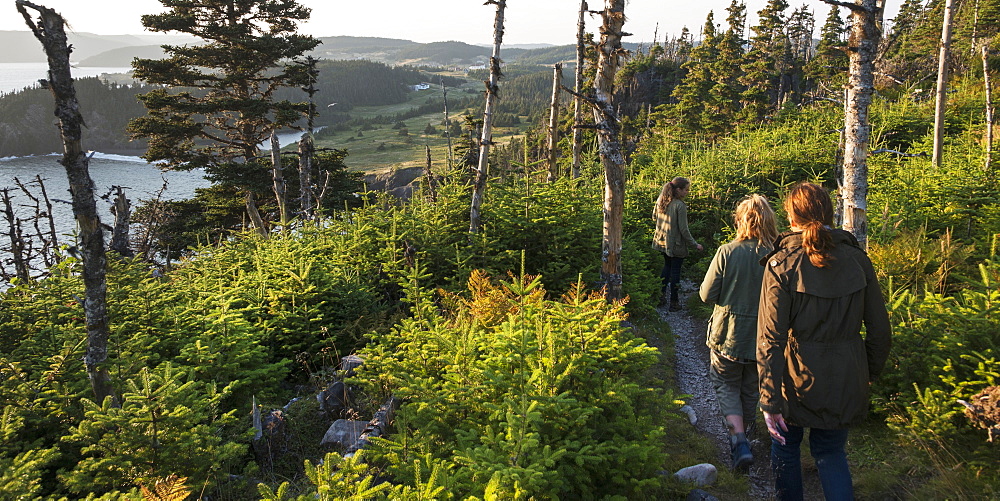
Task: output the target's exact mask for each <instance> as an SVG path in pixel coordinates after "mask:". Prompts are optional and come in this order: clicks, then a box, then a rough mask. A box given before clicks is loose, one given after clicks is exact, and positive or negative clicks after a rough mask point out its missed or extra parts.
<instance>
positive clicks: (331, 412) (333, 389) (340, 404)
mask: <svg viewBox="0 0 1000 501" xmlns="http://www.w3.org/2000/svg"><path fill="white" fill-rule="evenodd" d="M316 401H317V402H319V408H320V410H321V411H323V412H325V413H326V414H327V416H329V417H331V418H339V417H340V415H341V413H343V412H344V410H345V409H348V408H350V407H351V404H352V403H353V402H354V392H353V391H352V390H351V387H350V386H348V385H346V384H344V383H343V382H342V381H336V382H334V383H333V384H331V385H330V386H328V387H327V388H326V389H325V390H323V391H321V392H319V394H318V395H316Z"/></svg>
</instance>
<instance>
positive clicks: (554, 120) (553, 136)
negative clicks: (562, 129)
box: [547, 63, 562, 183]
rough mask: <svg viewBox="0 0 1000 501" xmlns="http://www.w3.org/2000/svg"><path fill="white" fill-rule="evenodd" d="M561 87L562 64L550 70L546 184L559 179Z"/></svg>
mask: <svg viewBox="0 0 1000 501" xmlns="http://www.w3.org/2000/svg"><path fill="white" fill-rule="evenodd" d="M561 87H562V64H560V63H556V64H555V66H554V67H553V69H552V102H551V104H550V105H549V158H548V164H549V175H548V179H547V181H548V182H550V183H551V182H552V181H555V180H556V178H558V177H559V165H558V160H559V91H560V90H561Z"/></svg>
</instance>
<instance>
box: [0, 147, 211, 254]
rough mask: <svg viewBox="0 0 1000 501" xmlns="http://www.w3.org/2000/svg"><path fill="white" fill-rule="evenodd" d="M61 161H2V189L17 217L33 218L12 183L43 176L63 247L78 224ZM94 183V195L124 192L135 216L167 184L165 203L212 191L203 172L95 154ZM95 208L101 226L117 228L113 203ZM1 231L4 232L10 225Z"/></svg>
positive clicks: (38, 158)
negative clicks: (116, 190)
mask: <svg viewBox="0 0 1000 501" xmlns="http://www.w3.org/2000/svg"><path fill="white" fill-rule="evenodd" d="M61 158H62V155H55V154H52V155H39V156H30V157H7V158H0V189H3V188H9V189H10V193H11V195H12V197H13V201H14V205H16V206H18V207H17V208H16V209H17V210H16V212H18V214H19V215H20V216H22V217H24V216H27V215H29V209H28V208H26V207H23V206H21V204H27V203H29V202H30V201H29V199H28V197H27V196H26V195H24V194H23V193H22V192H21V190H20V188H18V187H17V185H16V183H15V182H14V178H17V179H19V180H20V181H21V183H23V184H25V185H26V186H28V185H29V183H31V182H32V181H34V179H35V176H40V177H41V178H42V181H43V182H44V184H45V191H46V192H47V194H48V196H49V199H50V200H52V201H53V208H52V213H53V215H54V218H55V224H56V231H57V233H58V234H59V235H67V236H66V237H65V240H63V237H60V238H61V241H62V243H68V242H69V241H70V237H69V235H71V234H72V233H73V231H74V229H75V228H76V221H75V220H74V219H73V210H72V206H71V204H70V200H71V197H70V194H69V181H68V180H67V178H66V169H65V168H64V167H63V166H62V164H60V163H59V160H60V159H61ZM90 177H91V179H93V180H94V193H95V195H97V196H101V195H104V194H106V193H108V192H109V191H110V190H111V187H112V186H122V187H123V188H125V193H126V196H127V197H128V198H129V199H130V200H131V201H132V208H133V210H134V209H135V207H136V206H137V205H138V204H139V203H140V201H141V200H149V199H152V198H155V197H156V193H157V192H158V191H159V190H160V188H161V187H162V186H163V184H164V182H166V184H167V188H166V190H164V192H163V194H162V197H163V198H164V199H167V200H183V199H186V198H191V197H193V196H194V194H195V189H197V188H202V187H207V186H208V185H209V182H208V180H206V179H205V177H204V171H202V170H194V171H188V172H179V171H178V172H174V171H171V172H161V171H160V169H159V168H158V167H156V166H155V165H152V164H149V163H147V162H146V161H145V160H143V159H141V158H139V157H130V156H123V155H106V154H102V153H95V154H94V156H93V157H92V158H91V159H90ZM28 188H29V190H31V191H32V193H33V194H34V195H35V196H38V195H39V194H40V192H39V190H38V188H37V187H33V186H28ZM97 203H98V210H99V211H100V218H101V222H102V223H105V224H108V225H111V224H113V222H114V217H113V216H112V215H111V199H110V198H109V200H108V201H105V200H102V199H98V200H97ZM3 225H4V226H6V223H3ZM6 245H9V242H6V243H0V246H6Z"/></svg>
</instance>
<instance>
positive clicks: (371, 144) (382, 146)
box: [316, 82, 528, 173]
mask: <svg viewBox="0 0 1000 501" xmlns="http://www.w3.org/2000/svg"><path fill="white" fill-rule="evenodd" d="M479 87H481V84H480V83H478V82H470V83H467V84H464V85H462V86H461V87H458V88H453V89H451V90H450V91H449V96H450V97H451V98H452V99H455V100H457V99H458V98H459V97H464V96H466V95H467V94H466V89H470V90H475V91H476V92H478V89H479ZM428 102H437V103H441V102H442V91H441V88H440V87H432V88H430V89H427V90H422V91H413V92H410V94H409V99H408V100H407V101H406V102H403V103H399V104H392V105H386V106H357V107H355V108H353V109H352V110H351V112H350V116H351V118H374V117H376V116H379V115H381V116H383V117H391V116H394V115H396V114H397V113H403V112H407V111H409V110H411V109H413V108H416V107H418V106H422V105H424V104H427V103H428ZM467 112H468V113H472V114H473V115H476V116H478V115H480V114H482V110H479V109H453V108H452V109H449V110H448V115H449V118H450V119H451V120H452V121H456V120H457V121H461V120H462V115H464V114H466V113H467ZM443 120H444V108H443V106H442V107H441V109H440V111H434V112H431V113H427V114H424V115H420V116H417V117H413V118H408V119H406V120H403V123H405V124H406V131H407V134H406V135H402V134H401V133H400V129H393V124H376V125H375V126H374V127H375V130H366V131H361V132H360V133H361V135H360V136H359V135H358V134H359V127H353V128H352V130H348V131H339V132H334V131H330V133H331V135H325V136H324V137H322V138H321V139H319V140H317V144H316V145H317V147H320V148H340V149H346V150H348V152H349V155H348V157H347V159H346V160H345V163H346V164H347V166H348V168H349V169H351V170H354V171H363V172H368V173H379V172H384V171H387V170H391V169H399V168H408V167H422V166H423V165H424V164H425V163H426V162H427V153H426V149H425V148H426V147H430V149H431V164H432V169H433V170H434V171H435V172H443V171H444V170H446V169H447V165H448V138H447V137H445V136H444V134H443V132H444V127H443V125H442V122H443ZM428 124H431V125H432V126H433V127H434V128H435V129H436V132H435V133H433V134H425V133H424V130H425V129H426V128H427V125H428ZM527 127H528V124H523V125H521V126H520V127H494V129H493V131H494V134H493V137H494V140H495V141H496V142H498V143H505V142H508V141H510V140H512V139H513V138H516V137H520V135H521V134H522V133H523V131H524V129H526V128H527ZM456 139H457V138H454V137H452V144H453V145H454V144H455V143H456Z"/></svg>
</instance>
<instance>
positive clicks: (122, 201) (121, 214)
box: [110, 186, 135, 257]
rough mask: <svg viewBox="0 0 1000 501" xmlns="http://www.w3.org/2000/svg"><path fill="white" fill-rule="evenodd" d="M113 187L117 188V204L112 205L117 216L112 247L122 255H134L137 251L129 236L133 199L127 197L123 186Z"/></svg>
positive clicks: (112, 234)
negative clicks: (134, 250) (133, 247)
mask: <svg viewBox="0 0 1000 501" xmlns="http://www.w3.org/2000/svg"><path fill="white" fill-rule="evenodd" d="M112 189H114V190H115V204H114V205H113V206H111V213H112V214H113V215H114V216H115V226H114V231H112V232H111V245H110V248H111V250H113V251H115V252H117V253H118V255H120V256H122V257H133V256H135V253H133V252H132V248H131V247H130V246H129V238H128V230H129V227H128V226H129V220H130V219H131V217H132V212H131V201H130V200H129V199H128V198H125V190H124V189H123V188H122V187H121V186H113V187H112Z"/></svg>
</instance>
